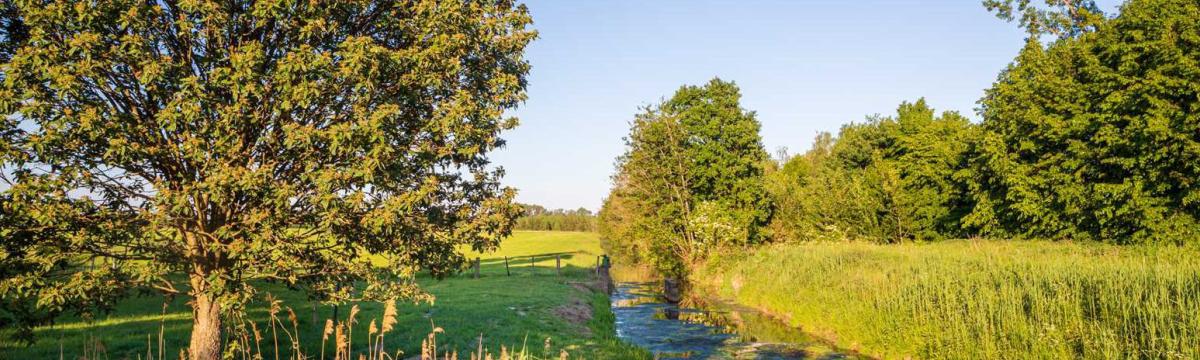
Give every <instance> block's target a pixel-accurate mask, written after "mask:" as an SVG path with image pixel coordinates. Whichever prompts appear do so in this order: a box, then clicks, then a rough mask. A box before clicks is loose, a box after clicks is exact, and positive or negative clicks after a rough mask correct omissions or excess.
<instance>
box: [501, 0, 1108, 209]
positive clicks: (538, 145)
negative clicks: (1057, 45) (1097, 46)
mask: <svg viewBox="0 0 1200 360" xmlns="http://www.w3.org/2000/svg"><path fill="white" fill-rule="evenodd" d="M1097 3H1098V4H1100V5H1101V7H1102V8H1103V9H1104V10H1105V11H1106V12H1110V13H1111V12H1113V11H1115V8H1116V5H1115V4H1116V1H1113V0H1108V1H1104V0H1101V1H1098V2H1097ZM526 4H527V5H528V7H529V10H530V13H531V14H532V15H533V18H534V27H535V28H536V29H537V30H538V31H539V32H540V37H539V39H538V40H536V41H535V42H534V43H533V44H532V45H530V47H529V48H528V50H527V53H526V56H527V58H528V60H529V61H530V62H531V63H532V65H533V70H532V72H531V73H530V75H529V88H528V94H529V99H528V100H527V101H526V103H525V104H524V105H522V106H521V107H520V108H518V109H517V110H515V111H513V113H514V114H515V115H516V116H518V117H519V118H520V119H521V125H520V126H519V127H518V128H517V129H514V130H512V131H509V132H507V133H505V134H504V137H505V138H506V139H507V140H508V146H507V147H506V148H504V149H502V150H499V151H498V152H496V153H495V154H494V156H493V160H494V163H495V164H497V165H499V166H503V167H504V169H505V170H506V172H507V176H506V178H505V183H506V184H508V185H510V186H514V187H516V188H518V189H519V190H520V192H519V195H518V200H519V201H522V202H527V203H534V204H540V205H544V206H547V207H551V208H578V207H586V208H588V209H592V210H597V209H599V208H600V204H601V202H602V199H603V198H604V196H605V195H606V194H607V193H608V190H609V188H610V186H611V183H610V181H609V176H610V175H611V174H612V172H613V160H614V159H615V157H616V156H617V155H619V154H620V153H621V152H622V151H623V142H622V140H621V138H622V137H623V136H624V135H625V134H626V132H627V130H628V122H629V120H630V119H632V118H633V115H634V113H636V112H637V111H638V108H639V107H640V106H643V105H648V104H651V103H655V102H658V101H659V100H661V99H662V98H664V97H667V96H670V95H671V94H672V93H673V92H674V91H675V90H676V89H678V88H679V86H681V85H684V84H701V83H704V82H706V81H708V80H709V79H711V78H713V77H720V78H722V79H725V80H733V81H735V82H737V84H738V85H739V86H740V87H741V89H742V106H743V107H745V108H747V109H749V110H753V111H756V112H757V114H758V120H759V121H760V122H762V137H763V144H764V145H765V147H766V149H767V151H768V152H770V153H772V154H774V153H775V151H776V149H778V148H780V147H787V148H788V149H789V150H790V152H791V153H798V152H803V151H804V150H806V149H807V148H808V147H809V145H810V144H811V140H812V139H813V137H814V136H815V135H816V134H817V133H818V132H819V131H836V130H837V129H838V128H839V127H840V126H841V125H842V124H845V123H849V122H854V121H861V120H863V119H864V118H865V117H866V116H868V115H872V114H889V113H891V112H893V111H894V110H895V108H896V106H897V105H899V104H900V102H901V101H906V100H909V101H911V100H915V99H917V98H920V97H925V98H926V99H927V100H928V101H929V102H930V104H931V105H933V106H934V107H935V108H937V109H939V110H956V111H959V112H961V113H963V114H966V115H968V116H970V117H971V118H973V119H976V118H977V116H976V114H975V108H976V101H977V100H978V99H979V97H980V96H982V94H983V90H984V89H985V88H987V87H988V86H989V85H990V84H991V83H992V81H993V80H995V77H996V74H997V73H998V72H999V71H1000V70H1001V69H1003V68H1004V66H1005V65H1006V64H1008V63H1009V61H1010V60H1011V59H1012V58H1013V56H1014V55H1016V53H1017V51H1018V50H1019V49H1020V47H1021V45H1022V44H1023V43H1024V40H1023V39H1024V37H1025V36H1024V33H1023V32H1022V31H1021V30H1020V29H1018V28H1017V27H1016V25H1015V24H1010V23H1005V22H1004V21H1001V20H999V19H996V18H995V17H993V16H992V14H990V13H988V12H987V11H986V10H985V9H984V8H983V7H982V6H981V5H980V3H979V1H976V0H941V1H911V0H893V1H883V0H858V1H840V0H822V1H754V0H751V1H732V0H728V1H684V0H676V1H635V0H629V1H619V0H606V1H563V0H534V1H528V2H527V3H526Z"/></svg>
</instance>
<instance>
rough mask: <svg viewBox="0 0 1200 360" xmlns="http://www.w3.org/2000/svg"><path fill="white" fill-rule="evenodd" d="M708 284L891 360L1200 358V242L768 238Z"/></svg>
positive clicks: (711, 267) (711, 270)
mask: <svg viewBox="0 0 1200 360" xmlns="http://www.w3.org/2000/svg"><path fill="white" fill-rule="evenodd" d="M693 280H694V282H695V283H696V284H697V285H699V286H700V287H701V288H707V289H708V290H712V291H716V292H718V293H719V294H720V295H722V296H726V297H730V298H733V299H735V300H736V301H737V302H739V303H742V304H746V305H749V306H754V307H758V308H761V309H764V310H765V311H768V312H771V313H773V314H776V315H778V316H780V317H782V318H784V319H787V321H788V322H789V323H791V324H792V325H794V326H800V327H802V328H803V329H804V330H806V331H808V332H810V333H814V334H817V335H818V336H823V337H826V338H828V339H830V340H833V341H834V342H835V343H837V344H838V345H839V346H843V347H847V348H851V349H855V350H858V351H861V352H863V353H866V354H871V355H875V356H880V357H884V358H905V357H915V358H928V359H939V358H943V359H948V358H953V359H1072V358H1088V359H1125V358H1158V359H1171V358H1175V359H1195V358H1200V251H1197V250H1195V249H1182V248H1174V247H1163V248H1140V247H1138V248H1133V247H1115V246H1106V245H1098V244H1075V243H1053V242H1041V241H1020V242H1018V241H1011V242H1009V241H965V240H964V241H950V242H942V243H933V244H909V245H874V244H864V243H813V244H799V245H778V246H769V247H765V248H761V249H758V250H755V251H752V252H750V253H748V254H738V255H727V256H724V257H719V258H718V259H717V260H713V261H710V262H709V263H708V264H706V265H704V266H702V267H701V268H700V269H697V270H696V271H695V273H694V274H693Z"/></svg>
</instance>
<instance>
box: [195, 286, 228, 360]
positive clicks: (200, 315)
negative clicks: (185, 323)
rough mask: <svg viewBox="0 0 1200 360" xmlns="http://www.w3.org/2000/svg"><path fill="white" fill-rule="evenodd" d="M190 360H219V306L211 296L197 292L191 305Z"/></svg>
mask: <svg viewBox="0 0 1200 360" xmlns="http://www.w3.org/2000/svg"><path fill="white" fill-rule="evenodd" d="M192 314H193V318H192V341H191V344H189V345H188V353H189V354H191V360H217V359H220V358H221V306H220V304H217V302H216V301H215V299H213V298H212V295H207V294H203V293H200V292H197V293H196V295H195V300H193V303H192Z"/></svg>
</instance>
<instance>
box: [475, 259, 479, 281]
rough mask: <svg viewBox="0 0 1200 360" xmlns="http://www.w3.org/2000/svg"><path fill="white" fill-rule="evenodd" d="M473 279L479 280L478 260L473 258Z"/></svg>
mask: <svg viewBox="0 0 1200 360" xmlns="http://www.w3.org/2000/svg"><path fill="white" fill-rule="evenodd" d="M475 278H476V279H478V278H479V258H478V257H477V258H475Z"/></svg>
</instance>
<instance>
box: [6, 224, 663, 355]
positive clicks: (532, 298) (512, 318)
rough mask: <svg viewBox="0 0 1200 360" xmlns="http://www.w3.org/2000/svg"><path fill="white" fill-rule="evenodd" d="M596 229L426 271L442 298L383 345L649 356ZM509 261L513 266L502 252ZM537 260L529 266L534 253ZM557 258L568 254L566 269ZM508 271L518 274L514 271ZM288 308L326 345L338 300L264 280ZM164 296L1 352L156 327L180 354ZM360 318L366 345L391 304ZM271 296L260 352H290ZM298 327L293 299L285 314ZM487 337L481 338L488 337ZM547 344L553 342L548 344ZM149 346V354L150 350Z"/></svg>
mask: <svg viewBox="0 0 1200 360" xmlns="http://www.w3.org/2000/svg"><path fill="white" fill-rule="evenodd" d="M602 253H603V252H602V251H601V250H600V242H599V238H598V236H597V235H596V234H595V233H587V232H540V231H518V232H516V233H515V234H514V235H513V236H512V237H510V238H509V239H506V240H505V241H504V242H503V243H502V244H501V248H500V249H499V250H498V251H496V252H492V253H484V254H477V253H468V255H469V256H470V258H471V259H475V258H476V257H478V258H480V264H481V267H480V277H479V278H475V277H474V272H473V271H464V272H463V273H462V274H459V275H456V276H453V277H450V278H447V279H443V280H436V279H432V278H429V277H427V276H423V277H421V278H420V279H419V281H420V283H421V286H422V288H423V289H425V290H427V291H428V292H430V293H431V294H433V295H434V296H436V300H435V302H434V304H423V303H422V304H413V303H398V304H397V305H398V307H397V310H398V314H397V318H396V320H397V324H396V327H395V330H393V331H392V332H390V333H388V334H386V336H385V337H384V340H383V344H384V347H385V348H386V349H388V352H389V353H392V354H394V353H395V352H396V351H402V352H403V354H404V355H403V356H402V357H401V358H406V357H408V356H413V355H417V354H420V346H421V342H422V340H423V339H425V338H426V336H427V335H428V334H429V333H430V332H431V330H432V329H433V327H434V326H436V327H440V328H442V329H443V330H444V332H443V333H440V334H438V346H439V349H440V350H443V351H444V350H450V349H457V350H458V351H459V353H460V354H462V355H465V354H466V353H468V352H470V351H474V350H476V349H477V347H478V346H479V345H480V342H481V341H482V345H483V347H485V348H487V350H489V351H490V352H492V353H498V352H499V351H500V347H501V346H505V347H507V348H508V349H510V350H509V351H510V352H512V351H513V350H516V351H518V352H519V351H520V350H522V349H524V350H525V352H526V354H528V355H529V357H534V358H558V356H559V355H560V351H563V350H565V351H566V352H567V353H568V354H569V357H570V358H588V359H606V358H635V359H636V358H646V357H648V355H647V354H646V353H645V352H644V351H643V350H640V349H638V348H635V347H633V346H630V345H627V344H625V343H623V342H621V341H619V340H617V339H616V338H615V331H614V329H613V316H612V312H611V311H610V310H609V302H608V297H607V295H606V294H604V293H603V292H601V291H598V290H596V289H595V286H594V273H593V269H592V267H593V266H594V265H595V261H596V257H597V256H599V255H601V254H602ZM506 256H507V257H509V258H510V259H511V261H512V263H511V264H510V265H511V267H510V268H509V269H508V272H507V273H506V271H505V267H504V258H505V257H506ZM531 258H532V259H533V260H534V261H533V263H532V266H531V264H530V259H531ZM556 258H557V259H559V261H561V275H559V272H558V267H557V265H558V263H557V261H556ZM508 273H511V276H510V275H508ZM268 293H269V294H271V296H273V297H275V298H277V299H278V300H280V301H281V305H282V306H284V307H290V308H292V310H293V311H294V312H295V314H296V318H297V326H296V328H297V329H298V331H297V332H298V334H299V335H298V339H299V342H300V344H301V345H300V346H301V349H302V351H303V352H304V354H305V355H308V356H310V357H316V356H318V355H319V354H320V353H321V345H322V330H323V327H324V324H325V321H326V320H327V319H331V318H333V315H334V314H333V311H334V309H333V307H331V306H328V305H321V304H317V303H315V302H312V301H309V300H308V299H307V297H306V295H305V293H303V292H301V291H295V290H289V289H287V288H286V287H283V286H280V285H276V284H267V285H265V286H264V287H263V290H262V291H261V292H260V293H259V296H257V297H256V298H257V299H260V300H262V299H265V296H266V295H267V294H268ZM163 305H164V299H163V298H162V297H160V296H157V295H150V296H142V297H136V298H131V299H129V300H126V301H124V302H122V303H121V305H120V306H119V307H118V308H117V309H116V310H115V311H113V312H112V313H110V314H108V315H104V316H100V317H98V318H96V319H93V320H90V321H89V320H84V319H80V318H64V319H60V321H58V322H57V323H56V324H54V325H52V326H45V327H41V328H39V329H38V330H37V339H38V341H37V342H36V343H35V344H33V345H32V346H28V347H26V346H23V345H19V344H15V343H12V342H8V341H9V340H7V338H6V339H5V340H4V341H5V342H3V343H0V359H43V358H58V357H59V355H60V349H61V352H62V353H63V354H64V357H65V358H78V357H80V356H82V355H84V353H85V352H86V353H93V352H98V354H99V355H101V357H100V358H109V359H125V358H129V359H137V358H142V359H146V358H149V357H153V358H155V359H157V358H159V355H158V354H159V351H160V346H159V345H158V341H159V340H158V337H159V331H160V329H161V331H163V345H162V347H161V348H162V349H161V350H162V353H163V354H165V355H166V358H176V357H178V356H179V353H180V350H181V349H185V348H186V346H187V341H188V338H189V335H190V326H191V310H190V309H189V308H188V307H187V305H186V304H185V303H184V300H183V299H175V300H173V301H168V302H166V308H165V312H164V306H163ZM352 305H353V304H344V305H341V306H339V309H338V312H339V315H338V316H339V319H340V320H345V317H346V316H347V313H348V312H350V309H351V306H352ZM357 305H358V308H359V313H358V314H357V316H356V319H357V323H356V324H355V326H354V328H353V330H352V331H351V332H350V335H351V339H350V341H351V345H352V347H354V348H365V347H366V346H367V345H366V344H367V343H366V341H367V340H366V339H367V334H368V332H369V329H368V328H369V326H370V325H371V321H372V320H378V319H380V318H381V317H382V315H383V311H384V305H383V304H379V303H359V304H357ZM268 308H269V305H268V304H267V303H265V302H262V301H260V302H259V303H257V304H254V305H252V306H251V307H250V309H249V311H248V314H247V318H248V319H250V320H252V321H254V322H255V323H256V324H257V326H258V328H259V329H260V331H261V333H262V336H263V337H264V339H263V340H262V341H261V346H262V348H263V349H264V350H263V353H264V354H265V355H267V356H268V357H270V356H273V352H274V349H275V348H276V347H275V346H274V341H275V340H276V339H277V340H278V342H279V344H280V345H279V346H278V348H279V349H280V353H281V355H280V356H281V357H286V356H287V355H288V354H290V353H291V351H289V347H288V343H289V342H288V339H287V335H286V334H285V333H284V332H283V329H282V328H280V329H276V330H275V331H276V335H274V336H273V335H272V334H271V331H270V329H271V327H270V322H269V321H268V320H269V318H270V314H269V313H268ZM277 316H279V317H280V318H282V321H283V322H284V323H285V324H286V325H287V327H288V329H287V330H288V331H289V332H291V331H292V329H291V325H290V323H289V320H287V317H288V315H287V312H286V308H283V310H282V311H281V313H280V314H279V315H277ZM481 337H482V339H481ZM547 344H549V345H547ZM332 346H333V344H332V340H330V341H326V349H325V351H326V357H329V356H331V355H329V354H330V352H331V351H332ZM148 351H149V353H150V355H151V356H147V352H148Z"/></svg>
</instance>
